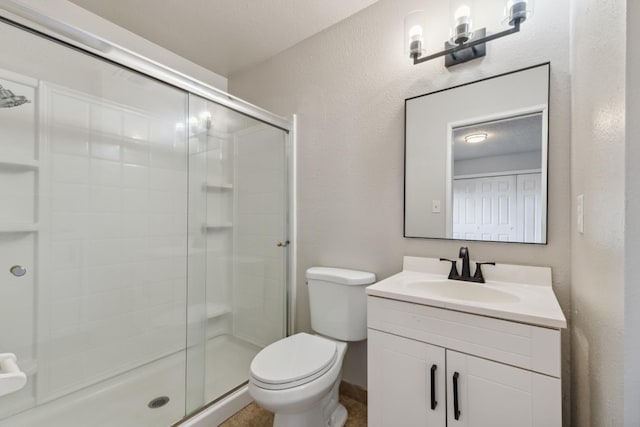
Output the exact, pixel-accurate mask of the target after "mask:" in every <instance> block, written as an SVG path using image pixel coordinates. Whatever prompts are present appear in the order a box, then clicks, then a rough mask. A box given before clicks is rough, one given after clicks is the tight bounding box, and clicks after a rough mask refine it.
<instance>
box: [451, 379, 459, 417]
mask: <svg viewBox="0 0 640 427" xmlns="http://www.w3.org/2000/svg"><path fill="white" fill-rule="evenodd" d="M459 376H460V374H459V373H457V372H454V374H453V418H455V419H456V420H459V419H460V406H459V405H458V377H459Z"/></svg>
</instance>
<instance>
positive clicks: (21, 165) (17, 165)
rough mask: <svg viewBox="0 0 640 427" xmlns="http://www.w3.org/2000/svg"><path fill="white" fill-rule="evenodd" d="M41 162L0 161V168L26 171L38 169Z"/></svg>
mask: <svg viewBox="0 0 640 427" xmlns="http://www.w3.org/2000/svg"><path fill="white" fill-rule="evenodd" d="M39 167H40V162H39V161H37V160H17V159H14V160H0V168H7V169H15V170H24V169H38V168H39Z"/></svg>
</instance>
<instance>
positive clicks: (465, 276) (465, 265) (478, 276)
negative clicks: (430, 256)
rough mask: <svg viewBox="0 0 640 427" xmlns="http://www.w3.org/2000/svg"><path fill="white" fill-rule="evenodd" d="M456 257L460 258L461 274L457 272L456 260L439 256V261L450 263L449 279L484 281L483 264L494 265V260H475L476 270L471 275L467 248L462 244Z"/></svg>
mask: <svg viewBox="0 0 640 427" xmlns="http://www.w3.org/2000/svg"><path fill="white" fill-rule="evenodd" d="M458 257H460V258H462V274H458V267H457V266H456V263H457V261H456V260H454V259H447V258H440V261H449V262H450V263H451V271H450V272H449V279H450V280H463V281H465V282H476V283H484V276H483V275H482V268H481V267H482V266H483V265H485V264H489V265H496V263H495V262H476V272H475V274H474V275H473V276H471V268H470V267H469V248H467V247H466V246H462V247H461V248H460V253H459V254H458Z"/></svg>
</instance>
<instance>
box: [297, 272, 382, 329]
mask: <svg viewBox="0 0 640 427" xmlns="http://www.w3.org/2000/svg"><path fill="white" fill-rule="evenodd" d="M306 276H307V284H308V286H309V307H310V309H311V328H312V329H313V330H314V331H316V332H317V333H319V334H322V335H325V336H327V337H331V338H335V339H338V340H341V341H361V340H364V339H366V338H367V298H366V294H365V288H366V287H367V286H368V285H370V284H372V283H374V282H375V280H376V276H375V274H373V273H368V272H366V271H356V270H347V269H343V268H332V267H311V268H310V269H308V270H307V274H306Z"/></svg>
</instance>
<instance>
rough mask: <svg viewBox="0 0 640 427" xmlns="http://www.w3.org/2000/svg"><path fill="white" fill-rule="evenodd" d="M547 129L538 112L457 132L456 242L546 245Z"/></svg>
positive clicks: (454, 191) (540, 113)
mask: <svg viewBox="0 0 640 427" xmlns="http://www.w3.org/2000/svg"><path fill="white" fill-rule="evenodd" d="M542 125H543V123H542V112H537V113H533V114H527V115H521V116H516V117H506V118H503V119H497V120H492V121H489V122H483V123H475V124H470V125H465V126H458V127H456V128H454V129H453V132H452V140H453V177H452V180H453V184H452V189H453V194H452V197H453V210H452V215H453V217H452V237H453V238H454V239H464V240H498V241H507V242H533V243H541V242H542V211H541V210H542V196H543V195H542V189H541V168H542V145H541V142H542V140H543V136H542ZM491 200H495V201H496V203H491Z"/></svg>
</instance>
